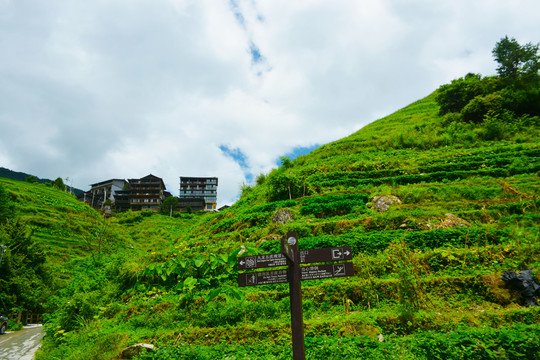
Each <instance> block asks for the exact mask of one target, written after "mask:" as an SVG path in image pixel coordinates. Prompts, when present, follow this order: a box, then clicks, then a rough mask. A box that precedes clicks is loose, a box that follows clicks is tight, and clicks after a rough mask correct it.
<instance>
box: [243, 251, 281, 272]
mask: <svg viewBox="0 0 540 360" xmlns="http://www.w3.org/2000/svg"><path fill="white" fill-rule="evenodd" d="M276 266H287V259H286V258H285V256H284V255H283V254H268V255H255V256H243V257H239V258H238V269H240V270H246V269H260V268H266V267H276Z"/></svg>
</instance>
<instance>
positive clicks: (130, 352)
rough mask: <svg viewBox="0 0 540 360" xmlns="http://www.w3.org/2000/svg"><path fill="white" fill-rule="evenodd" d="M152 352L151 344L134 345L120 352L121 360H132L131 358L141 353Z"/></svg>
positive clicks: (152, 346)
mask: <svg viewBox="0 0 540 360" xmlns="http://www.w3.org/2000/svg"><path fill="white" fill-rule="evenodd" d="M150 351H154V345H152V344H135V345H131V346H128V347H127V348H125V349H124V350H122V353H121V356H122V359H132V358H133V357H135V356H137V355H139V354H141V353H142V352H150Z"/></svg>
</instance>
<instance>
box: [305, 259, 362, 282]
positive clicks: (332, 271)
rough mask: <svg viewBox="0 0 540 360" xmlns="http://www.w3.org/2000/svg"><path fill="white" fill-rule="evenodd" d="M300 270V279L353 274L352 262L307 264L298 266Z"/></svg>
mask: <svg viewBox="0 0 540 360" xmlns="http://www.w3.org/2000/svg"><path fill="white" fill-rule="evenodd" d="M300 270H301V271H302V281H304V280H316V279H328V278H336V277H345V276H353V275H354V267H353V263H352V262H346V263H337V264H323V265H309V266H304V267H302V268H300Z"/></svg>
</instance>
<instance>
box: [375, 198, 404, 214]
mask: <svg viewBox="0 0 540 360" xmlns="http://www.w3.org/2000/svg"><path fill="white" fill-rule="evenodd" d="M371 203H372V204H373V205H372V207H373V208H374V209H375V210H377V211H378V212H384V211H386V210H388V209H389V208H390V206H391V205H394V204H401V200H399V198H398V197H397V196H394V195H377V196H374V197H373V198H372V199H371Z"/></svg>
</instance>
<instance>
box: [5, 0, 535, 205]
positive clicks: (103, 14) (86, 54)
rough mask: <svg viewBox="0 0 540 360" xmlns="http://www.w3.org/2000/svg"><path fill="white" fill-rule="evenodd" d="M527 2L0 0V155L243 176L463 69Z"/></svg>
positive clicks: (61, 170) (46, 163) (245, 180)
mask: <svg viewBox="0 0 540 360" xmlns="http://www.w3.org/2000/svg"><path fill="white" fill-rule="evenodd" d="M538 14H540V1H538V0H513V1H508V0H439V1H428V0H409V1H405V0H379V1H357V0H332V1H330V0H326V1H323V0H294V1H291V0H287V1H284V0H94V1H83V0H68V1H66V0H47V1H42V0H0V166H2V167H6V168H8V169H11V170H14V171H22V172H26V173H29V174H32V175H36V176H38V177H40V178H49V179H56V178H58V177H61V178H63V179H69V180H68V181H65V182H67V184H68V185H72V186H74V187H76V188H80V189H83V190H89V189H90V184H93V183H97V182H101V181H104V180H108V179H113V178H114V179H117V178H121V179H129V178H141V177H144V176H146V175H148V174H153V175H155V176H159V177H161V178H163V180H164V182H165V185H166V187H167V189H168V190H169V191H170V192H172V193H173V194H174V195H178V191H179V177H180V176H212V177H213V176H217V177H218V178H219V185H218V207H220V206H223V205H230V204H232V203H234V201H236V200H237V199H238V196H239V192H240V187H241V186H242V184H251V183H252V182H253V179H254V178H256V177H257V175H259V174H261V173H268V172H269V171H270V170H271V169H272V168H275V167H277V164H278V163H279V158H280V157H281V156H284V155H289V156H290V157H292V158H294V157H295V156H296V155H298V154H302V153H306V152H308V151H310V150H312V149H314V148H316V147H317V146H320V145H322V144H326V143H329V142H332V141H335V140H338V139H341V138H343V137H346V136H348V135H350V134H352V133H354V132H356V131H357V130H359V129H361V128H362V127H363V126H365V125H367V124H369V123H370V122H373V121H375V120H377V119H379V118H381V117H383V116H386V115H388V114H391V113H393V112H395V111H396V110H399V109H400V108H403V107H404V106H407V105H408V104H410V103H412V102H414V101H416V100H418V99H421V98H423V97H425V96H427V95H429V94H430V93H431V92H433V91H434V90H436V89H437V88H438V87H439V86H440V85H442V84H445V83H448V82H450V81H451V80H453V79H456V78H459V77H462V76H464V75H465V74H467V73H469V72H473V73H480V74H482V75H484V76H488V75H494V74H495V73H496V71H495V69H496V67H497V65H496V63H495V62H494V60H493V57H492V53H491V51H492V49H493V47H494V46H495V44H496V43H497V42H498V41H499V40H500V39H501V38H503V37H504V36H505V35H508V36H509V37H514V38H515V39H516V40H517V41H518V42H520V43H521V44H525V43H528V42H532V43H534V44H536V43H538V42H540V25H539V21H538Z"/></svg>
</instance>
